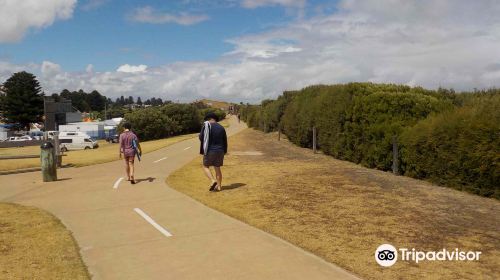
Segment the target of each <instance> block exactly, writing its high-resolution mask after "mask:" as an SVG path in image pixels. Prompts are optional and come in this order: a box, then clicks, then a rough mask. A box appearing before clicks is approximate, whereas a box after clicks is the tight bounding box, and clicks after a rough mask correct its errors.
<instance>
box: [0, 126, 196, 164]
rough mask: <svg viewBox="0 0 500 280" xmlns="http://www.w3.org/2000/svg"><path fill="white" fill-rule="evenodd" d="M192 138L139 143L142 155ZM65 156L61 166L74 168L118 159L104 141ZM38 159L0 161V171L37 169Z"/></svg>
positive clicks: (34, 150)
mask: <svg viewBox="0 0 500 280" xmlns="http://www.w3.org/2000/svg"><path fill="white" fill-rule="evenodd" d="M191 137H194V134H189V135H181V136H175V137H171V138H166V139H160V140H152V141H145V142H142V143H141V147H142V151H143V153H149V152H152V151H155V150H158V149H161V148H164V147H167V146H169V145H172V144H175V143H177V142H180V141H182V140H186V139H189V138H191ZM36 154H40V147H38V146H31V147H20V148H2V149H0V155H3V156H6V155H36ZM66 154H67V156H65V157H63V164H72V165H75V166H85V165H92V164H98V163H104V162H109V161H114V160H117V159H118V144H117V143H114V144H110V143H107V142H106V141H104V140H100V141H99V148H97V149H92V150H79V151H68V152H67V153H66ZM39 166H40V159H37V158H34V159H10V160H0V171H4V170H13V169H20V168H30V167H39Z"/></svg>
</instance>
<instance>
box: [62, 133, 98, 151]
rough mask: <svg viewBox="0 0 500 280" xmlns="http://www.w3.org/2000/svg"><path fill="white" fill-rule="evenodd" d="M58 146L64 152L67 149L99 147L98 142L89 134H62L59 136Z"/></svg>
mask: <svg viewBox="0 0 500 280" xmlns="http://www.w3.org/2000/svg"><path fill="white" fill-rule="evenodd" d="M59 146H60V147H61V151H63V152H66V151H69V150H83V149H85V150H87V149H95V148H98V147H99V144H98V143H97V141H94V140H92V138H90V137H89V136H80V135H64V136H59Z"/></svg>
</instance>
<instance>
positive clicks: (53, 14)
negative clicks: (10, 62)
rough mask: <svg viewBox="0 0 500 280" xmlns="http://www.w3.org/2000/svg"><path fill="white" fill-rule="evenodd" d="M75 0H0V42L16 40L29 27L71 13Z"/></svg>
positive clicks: (60, 18) (46, 22) (42, 26)
mask: <svg viewBox="0 0 500 280" xmlns="http://www.w3.org/2000/svg"><path fill="white" fill-rule="evenodd" d="M75 4H76V0H46V1H40V0H22V1H19V0H0V7H1V8H0V43H8V42H17V41H19V40H21V39H22V38H23V36H24V34H25V33H26V32H27V31H28V30H29V29H30V28H35V29H40V28H44V27H47V26H50V25H52V24H53V23H54V21H56V20H64V19H68V18H70V17H71V16H72V15H73V10H74V8H75Z"/></svg>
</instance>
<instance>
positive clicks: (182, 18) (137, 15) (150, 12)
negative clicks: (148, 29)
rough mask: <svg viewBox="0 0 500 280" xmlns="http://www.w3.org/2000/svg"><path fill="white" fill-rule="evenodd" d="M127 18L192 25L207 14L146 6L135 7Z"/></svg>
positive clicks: (157, 22) (147, 21) (204, 18)
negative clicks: (176, 12)
mask: <svg viewBox="0 0 500 280" xmlns="http://www.w3.org/2000/svg"><path fill="white" fill-rule="evenodd" d="M129 19H130V20H132V21H136V22H142V23H151V24H163V23H176V24H180V25H193V24H197V23H200V22H203V21H206V20H208V19H209V17H208V16H207V15H193V14H188V13H181V14H178V15H175V14H169V13H161V12H158V11H155V10H154V9H153V8H152V7H150V6H146V7H141V8H137V9H135V10H134V12H133V14H132V15H130V16H129Z"/></svg>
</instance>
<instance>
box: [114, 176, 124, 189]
mask: <svg viewBox="0 0 500 280" xmlns="http://www.w3.org/2000/svg"><path fill="white" fill-rule="evenodd" d="M122 180H123V177H120V178H119V179H118V180H116V182H115V184H114V185H113V189H118V185H120V182H121V181H122Z"/></svg>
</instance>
